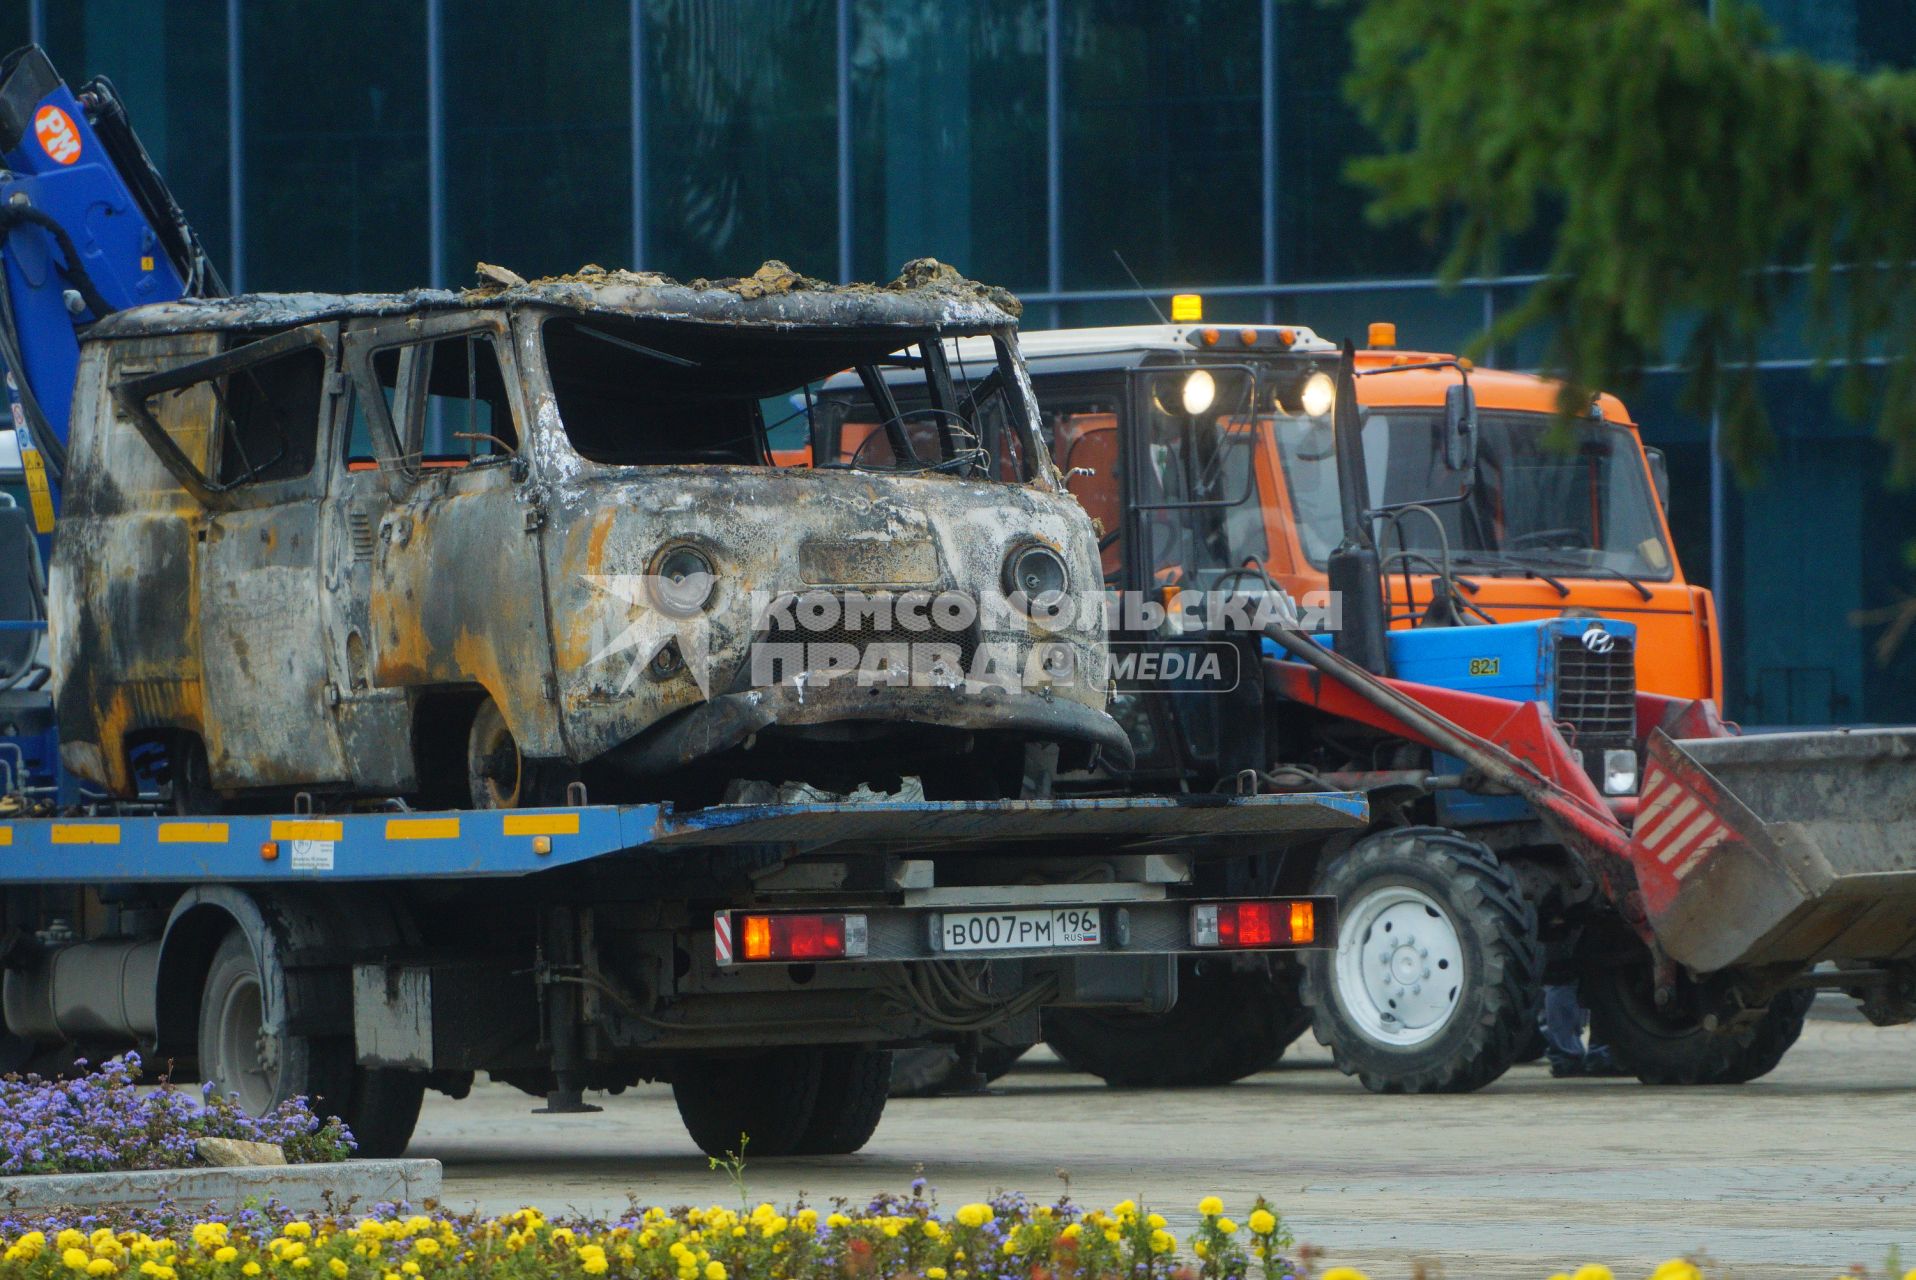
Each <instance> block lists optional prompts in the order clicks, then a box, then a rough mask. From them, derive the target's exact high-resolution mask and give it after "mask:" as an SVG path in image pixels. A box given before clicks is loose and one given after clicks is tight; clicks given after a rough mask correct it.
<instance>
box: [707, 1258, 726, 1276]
mask: <svg viewBox="0 0 1916 1280" xmlns="http://www.w3.org/2000/svg"><path fill="white" fill-rule="evenodd" d="M705 1280H725V1264H724V1263H723V1262H708V1263H706V1264H705Z"/></svg>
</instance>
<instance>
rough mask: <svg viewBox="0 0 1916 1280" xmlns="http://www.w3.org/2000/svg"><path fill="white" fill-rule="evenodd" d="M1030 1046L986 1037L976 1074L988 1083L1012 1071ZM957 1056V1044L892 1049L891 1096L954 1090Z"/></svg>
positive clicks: (919, 1095)
mask: <svg viewBox="0 0 1916 1280" xmlns="http://www.w3.org/2000/svg"><path fill="white" fill-rule="evenodd" d="M1030 1049H1031V1046H1030V1045H1028V1044H995V1043H993V1042H992V1041H990V1040H986V1041H985V1043H984V1045H983V1046H982V1047H981V1048H980V1049H979V1050H978V1074H979V1075H981V1076H983V1077H984V1078H985V1083H987V1084H989V1083H991V1082H992V1081H993V1080H996V1079H997V1078H998V1077H999V1076H1002V1075H1003V1074H1004V1073H1005V1072H1007V1071H1009V1070H1011V1068H1012V1065H1013V1064H1014V1063H1016V1062H1017V1061H1018V1059H1020V1058H1022V1057H1024V1056H1025V1054H1026V1053H1027V1052H1029V1051H1030ZM958 1057H959V1055H958V1048H957V1046H956V1045H949V1044H925V1045H918V1046H917V1047H915V1048H911V1049H894V1050H892V1055H891V1096H892V1097H894V1098H936V1097H939V1096H941V1095H943V1094H946V1093H951V1092H954V1088H955V1083H956V1082H955V1081H954V1079H953V1077H954V1076H955V1075H956V1074H957V1071H958Z"/></svg>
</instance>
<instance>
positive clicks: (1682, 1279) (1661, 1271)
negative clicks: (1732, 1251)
mask: <svg viewBox="0 0 1916 1280" xmlns="http://www.w3.org/2000/svg"><path fill="white" fill-rule="evenodd" d="M1671 1268H1675V1270H1672V1269H1671ZM1686 1272H1687V1273H1688V1274H1687V1275H1686V1274H1685V1273H1686ZM1695 1276H1696V1268H1695V1267H1693V1266H1691V1265H1690V1264H1689V1263H1687V1262H1684V1261H1683V1260H1682V1259H1680V1258H1678V1259H1673V1260H1671V1261H1669V1262H1666V1263H1664V1264H1663V1265H1662V1266H1660V1267H1658V1268H1657V1269H1656V1280H1694V1277H1695ZM1570 1280H1616V1277H1615V1276H1614V1275H1612V1274H1611V1273H1610V1268H1608V1267H1606V1266H1604V1265H1603V1264H1602V1263H1601V1262H1593V1263H1590V1264H1589V1265H1587V1266H1582V1267H1578V1268H1577V1269H1576V1271H1575V1272H1574V1273H1573V1274H1572V1275H1571V1277H1570Z"/></svg>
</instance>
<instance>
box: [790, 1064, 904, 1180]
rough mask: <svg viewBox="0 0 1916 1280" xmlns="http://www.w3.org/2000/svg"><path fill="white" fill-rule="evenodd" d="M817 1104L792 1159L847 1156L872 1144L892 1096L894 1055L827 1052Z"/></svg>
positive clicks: (819, 1078) (820, 1079)
mask: <svg viewBox="0 0 1916 1280" xmlns="http://www.w3.org/2000/svg"><path fill="white" fill-rule="evenodd" d="M822 1053H823V1062H822V1063H821V1065H820V1068H819V1077H818V1100H817V1101H816V1102H814V1103H813V1104H812V1115H811V1119H809V1120H807V1121H806V1122H805V1131H804V1132H803V1133H801V1134H800V1135H799V1136H798V1144H797V1145H796V1146H794V1147H793V1148H792V1154H793V1155H800V1156H848V1155H850V1154H851V1153H852V1152H854V1151H857V1150H859V1149H860V1148H861V1147H863V1146H864V1145H865V1144H866V1143H867V1142H870V1141H871V1137H872V1134H873V1133H875V1132H877V1130H878V1121H879V1118H880V1117H881V1116H883V1115H884V1114H885V1099H886V1098H888V1097H889V1096H890V1095H891V1050H889V1049H861V1048H857V1047H839V1048H831V1049H826V1050H823V1051H822Z"/></svg>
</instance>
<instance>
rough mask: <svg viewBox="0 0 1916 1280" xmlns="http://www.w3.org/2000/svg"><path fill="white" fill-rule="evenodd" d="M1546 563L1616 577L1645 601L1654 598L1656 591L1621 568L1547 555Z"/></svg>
mask: <svg viewBox="0 0 1916 1280" xmlns="http://www.w3.org/2000/svg"><path fill="white" fill-rule="evenodd" d="M1505 554H1506V555H1517V556H1537V555H1540V554H1541V555H1545V556H1548V553H1547V552H1541V553H1540V552H1536V551H1515V552H1506V553H1505ZM1547 563H1549V564H1553V565H1562V566H1563V567H1564V568H1566V569H1573V570H1575V571H1576V573H1577V574H1585V573H1590V574H1597V575H1599V576H1602V577H1606V578H1617V579H1620V580H1622V581H1624V582H1627V583H1629V584H1630V585H1631V586H1633V587H1635V588H1636V589H1637V595H1638V596H1640V597H1641V598H1642V599H1643V600H1645V601H1646V602H1647V601H1650V600H1654V599H1656V593H1654V592H1653V591H1651V590H1650V588H1648V587H1646V586H1644V585H1643V584H1642V583H1641V582H1639V581H1637V579H1635V578H1633V577H1631V576H1630V575H1629V574H1627V573H1625V572H1624V571H1623V570H1621V569H1618V568H1615V567H1613V566H1611V565H1607V564H1580V563H1578V562H1576V561H1573V560H1565V559H1563V558H1561V557H1554V556H1553V557H1549V558H1548V560H1547Z"/></svg>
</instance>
